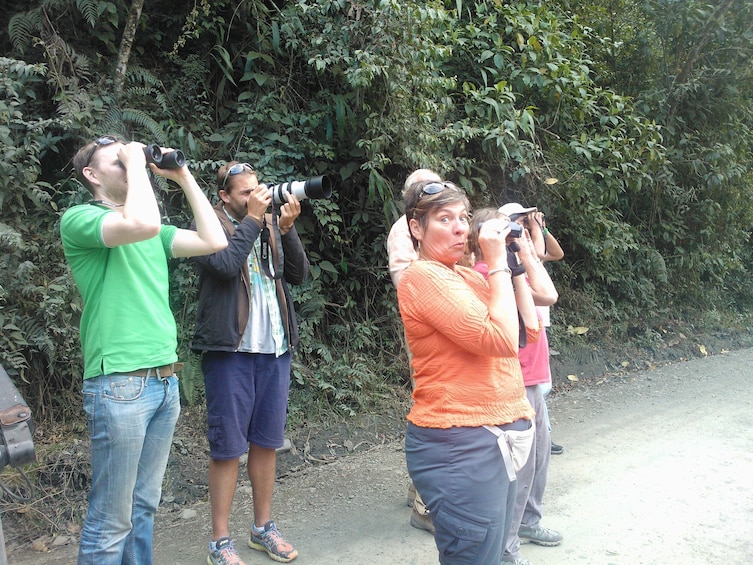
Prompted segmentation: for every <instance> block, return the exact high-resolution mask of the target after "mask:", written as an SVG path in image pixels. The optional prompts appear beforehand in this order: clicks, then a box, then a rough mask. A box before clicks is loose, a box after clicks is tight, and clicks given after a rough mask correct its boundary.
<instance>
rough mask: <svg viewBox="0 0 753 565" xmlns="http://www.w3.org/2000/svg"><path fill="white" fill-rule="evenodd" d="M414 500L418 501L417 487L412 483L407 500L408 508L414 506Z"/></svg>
mask: <svg viewBox="0 0 753 565" xmlns="http://www.w3.org/2000/svg"><path fill="white" fill-rule="evenodd" d="M414 500H416V485H414V484H413V483H411V484H410V486H409V487H408V497H407V498H406V499H405V502H406V506H408V508H410V507H411V506H413V501H414Z"/></svg>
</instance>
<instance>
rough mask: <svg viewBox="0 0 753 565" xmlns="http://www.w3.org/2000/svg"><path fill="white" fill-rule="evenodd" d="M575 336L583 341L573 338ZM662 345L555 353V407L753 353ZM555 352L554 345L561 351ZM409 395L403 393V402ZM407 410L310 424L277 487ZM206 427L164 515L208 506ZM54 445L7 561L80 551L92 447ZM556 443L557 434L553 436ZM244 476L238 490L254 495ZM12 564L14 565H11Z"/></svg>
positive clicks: (708, 341) (666, 337)
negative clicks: (566, 399)
mask: <svg viewBox="0 0 753 565" xmlns="http://www.w3.org/2000/svg"><path fill="white" fill-rule="evenodd" d="M574 333H577V332H575V331H574ZM656 333H657V335H656V339H649V340H646V339H644V342H645V341H648V343H642V344H639V343H636V342H633V343H631V344H629V345H619V344H613V345H609V346H607V345H604V344H600V345H597V344H596V343H593V344H589V343H588V342H586V340H585V339H584V340H583V344H582V345H580V346H577V347H572V346H570V347H568V349H567V350H565V349H564V348H563V349H562V351H558V350H553V356H552V373H553V379H554V390H553V393H552V396H553V399H554V400H556V398H557V397H560V396H566V395H567V394H568V392H569V391H571V390H573V389H578V390H583V389H584V388H588V387H595V386H598V385H600V384H603V383H604V382H608V381H615V382H619V381H620V379H624V377H625V376H626V375H628V374H630V373H631V372H634V371H640V370H647V369H652V368H655V367H657V366H661V365H666V364H668V363H674V362H681V361H686V360H689V359H694V358H699V357H704V356H708V355H715V354H719V353H723V352H725V351H730V350H736V349H740V348H746V347H750V346H751V344H753V338H752V336H751V335H750V334H748V333H747V332H740V331H731V330H720V331H715V332H712V333H704V334H695V335H691V334H690V333H688V334H687V335H686V334H685V333H683V332H681V331H679V330H665V329H661V328H659V329H657V330H656ZM556 345H557V344H555V346H556ZM403 392H404V391H401V394H402V393H403ZM407 408H408V404H407V402H399V403H396V404H395V405H394V406H393V407H392V408H390V409H388V410H385V411H382V413H379V414H363V415H358V416H355V417H352V418H349V419H347V420H344V419H339V420H337V421H329V422H317V423H306V424H304V425H302V426H299V427H297V428H296V429H290V430H288V433H287V434H286V435H287V437H288V438H289V439H290V440H291V444H292V445H291V449H290V450H289V451H287V452H284V453H280V455H279V458H278V483H279V485H280V487H281V488H284V484H285V481H286V480H288V479H289V478H291V477H299V476H301V475H302V474H305V473H306V472H307V470H310V469H312V468H316V467H320V466H323V465H327V464H329V463H332V462H334V461H337V460H338V459H341V458H343V457H344V456H348V455H352V454H357V453H364V452H369V451H371V450H374V449H378V448H379V447H380V446H382V447H384V446H391V445H393V444H394V443H395V442H399V440H401V438H402V434H403V431H404V426H405V419H404V415H405V412H406V410H407ZM205 422H206V419H205V413H204V410H203V407H201V406H199V407H193V408H190V409H184V410H183V412H182V414H181V418H180V420H179V423H178V426H177V428H176V431H175V438H174V441H173V449H172V452H171V456H170V461H169V463H168V469H167V473H166V477H165V482H164V488H163V500H162V505H161V508H160V515H165V514H167V515H175V516H178V515H180V513H181V512H182V511H184V510H185V509H187V508H188V507H189V506H190V505H192V504H194V503H196V502H200V501H206V500H207V497H208V494H207V454H208V446H207V443H206V438H205V435H204V434H205V430H206V424H205ZM46 433H47V435H49V436H51V437H55V443H56V444H57V445H56V446H55V449H47V448H45V446H44V445H39V446H38V456H39V455H40V454H45V453H46V454H48V455H43V457H46V458H47V459H43V460H41V461H40V463H43V464H42V465H40V466H39V472H38V474H37V476H36V477H35V482H36V483H37V484H38V488H37V489H36V491H35V493H34V498H33V500H32V501H31V502H28V503H26V502H19V501H16V500H13V499H11V498H9V497H8V496H7V495H5V496H4V497H3V499H2V512H3V514H2V520H3V526H4V529H5V538H6V545H7V547H8V553H9V555H13V554H14V553H18V552H26V551H33V552H40V553H39V555H40V559H41V560H40V561H39V562H40V563H43V562H44V558H43V557H42V555H43V553H44V552H47V551H50V550H52V551H54V550H55V548H56V547H59V546H68V545H73V544H75V543H77V535H78V531H79V525H78V524H79V523H80V520H81V518H82V516H83V513H84V511H85V507H86V499H85V496H86V492H87V490H88V482H89V480H88V473H89V461H88V443H87V438H86V434H85V433H83V432H82V433H81V434H79V435H78V436H77V437H59V435H56V434H55V433H54V432H52V431H50V430H47V431H46ZM553 437H554V439H555V440H556V439H557V433H556V430H555V432H554V434H553ZM244 471H245V468H242V469H241V474H240V482H239V489H241V490H242V489H246V490H247V489H248V484H247V483H248V480H247V478H246V477H245V476H244ZM0 479H2V480H3V481H5V482H6V483H8V484H9V486H10V487H11V489H13V488H14V487H15V488H18V489H20V490H23V486H22V484H21V480H20V478H19V476H18V472H17V471H16V470H15V469H10V468H7V469H6V470H5V471H4V472H3V474H2V476H0ZM11 562H12V561H11Z"/></svg>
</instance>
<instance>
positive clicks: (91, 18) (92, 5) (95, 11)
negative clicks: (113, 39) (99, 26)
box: [76, 0, 99, 29]
mask: <svg viewBox="0 0 753 565" xmlns="http://www.w3.org/2000/svg"><path fill="white" fill-rule="evenodd" d="M76 8H78V11H79V12H80V13H81V15H82V16H84V19H85V20H86V23H88V24H89V25H90V26H91V27H92V29H94V25H95V24H96V23H97V20H98V19H99V0H76Z"/></svg>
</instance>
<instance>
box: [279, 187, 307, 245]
mask: <svg viewBox="0 0 753 565" xmlns="http://www.w3.org/2000/svg"><path fill="white" fill-rule="evenodd" d="M285 197H286V199H287V202H285V204H283V205H282V207H280V220H279V221H278V222H277V225H278V226H279V228H280V233H281V234H282V235H285V234H286V233H288V232H289V231H290V230H291V229H292V228H293V223H294V222H295V219H296V218H297V217H298V216H300V215H301V202H300V200H298V198H296V197H295V195H294V194H292V193H289V194H286V196H285Z"/></svg>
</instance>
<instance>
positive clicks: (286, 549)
mask: <svg viewBox="0 0 753 565" xmlns="http://www.w3.org/2000/svg"><path fill="white" fill-rule="evenodd" d="M248 547H250V548H251V549H255V550H256V551H266V552H267V555H269V557H270V558H271V559H274V560H275V561H279V562H280V563H288V562H290V561H292V560H293V559H295V558H296V557H298V551H296V550H295V549H293V546H292V545H290V544H289V543H288V542H286V541H285V540H284V539H283V537H282V534H281V533H280V530H278V529H277V526H276V525H275V523H274V520H270V521H269V522H267V523H266V524H264V531H263V532H262V533H261V534H257V533H256V532H254V529H253V528H251V536H250V537H249V538H248Z"/></svg>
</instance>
